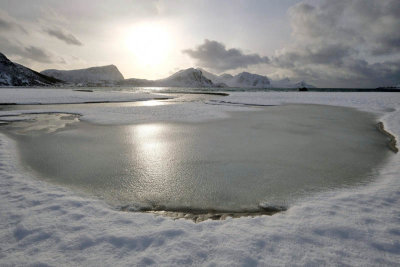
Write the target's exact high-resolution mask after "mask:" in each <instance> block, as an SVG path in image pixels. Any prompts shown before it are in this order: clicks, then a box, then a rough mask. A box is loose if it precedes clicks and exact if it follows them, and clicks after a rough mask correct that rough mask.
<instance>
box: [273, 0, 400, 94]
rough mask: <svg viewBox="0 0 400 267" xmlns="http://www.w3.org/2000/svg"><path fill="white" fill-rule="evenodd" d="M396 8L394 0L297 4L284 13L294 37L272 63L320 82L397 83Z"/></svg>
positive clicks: (399, 5)
mask: <svg viewBox="0 0 400 267" xmlns="http://www.w3.org/2000/svg"><path fill="white" fill-rule="evenodd" d="M399 12H400V1H398V0H380V1H377V0H337V1H329V0H324V1H321V2H320V4H319V5H317V6H313V5H310V4H308V3H304V2H302V3H299V4H297V5H295V6H293V7H291V8H290V10H289V12H288V14H289V18H290V22H291V28H292V37H293V42H292V44H291V45H288V46H287V47H285V48H284V49H281V50H280V51H278V52H277V53H276V55H275V56H274V57H273V58H272V60H271V64H272V65H273V66H275V67H277V68H280V69H281V70H282V71H289V72H291V73H292V74H293V75H295V76H298V77H301V78H304V79H307V80H311V81H315V82H317V83H318V82H319V83H320V85H322V86H335V87H336V86H340V85H346V86H362V87H376V86H380V85H390V83H391V84H396V83H399V82H400V31H399V30H398V29H400V16H398V14H399ZM388 59H390V60H388Z"/></svg>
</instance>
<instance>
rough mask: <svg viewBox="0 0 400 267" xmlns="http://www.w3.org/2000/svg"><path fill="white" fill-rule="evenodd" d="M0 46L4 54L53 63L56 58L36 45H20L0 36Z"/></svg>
mask: <svg viewBox="0 0 400 267" xmlns="http://www.w3.org/2000/svg"><path fill="white" fill-rule="evenodd" d="M0 47H1V51H0V52H2V53H4V54H5V55H6V56H19V57H21V58H23V59H25V60H26V59H28V60H31V61H35V62H40V63H55V62H58V63H60V62H59V61H60V60H57V59H56V58H55V57H54V56H53V55H52V54H51V53H50V52H48V51H46V50H44V49H42V48H40V47H36V46H26V47H24V46H21V45H20V44H18V43H16V42H11V41H10V40H8V39H6V38H4V37H1V36H0Z"/></svg>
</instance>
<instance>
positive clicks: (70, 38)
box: [44, 28, 83, 46]
mask: <svg viewBox="0 0 400 267" xmlns="http://www.w3.org/2000/svg"><path fill="white" fill-rule="evenodd" d="M44 31H45V32H46V33H47V34H48V35H50V36H52V37H55V38H57V39H59V40H61V41H64V42H65V43H66V44H69V45H77V46H81V45H83V44H82V43H81V41H79V40H78V39H77V38H76V37H75V36H74V35H72V34H70V33H66V32H64V31H63V30H61V29H55V28H51V29H50V28H46V29H44Z"/></svg>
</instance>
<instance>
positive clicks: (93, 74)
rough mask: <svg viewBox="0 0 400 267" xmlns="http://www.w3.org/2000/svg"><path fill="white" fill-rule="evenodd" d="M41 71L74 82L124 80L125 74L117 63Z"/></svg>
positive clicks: (92, 82) (94, 82)
mask: <svg viewBox="0 0 400 267" xmlns="http://www.w3.org/2000/svg"><path fill="white" fill-rule="evenodd" d="M41 73H42V74H45V75H48V76H51V77H54V78H57V79H60V80H63V81H65V82H68V83H74V84H97V83H101V84H104V83H113V82H118V81H121V80H124V76H122V74H121V72H120V71H119V70H118V68H117V67H116V66H115V65H106V66H99V67H90V68H85V69H75V70H55V69H49V70H44V71H42V72H41Z"/></svg>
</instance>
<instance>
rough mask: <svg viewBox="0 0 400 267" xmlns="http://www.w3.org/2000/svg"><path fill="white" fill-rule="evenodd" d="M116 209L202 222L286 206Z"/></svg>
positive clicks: (264, 212) (266, 212)
mask: <svg viewBox="0 0 400 267" xmlns="http://www.w3.org/2000/svg"><path fill="white" fill-rule="evenodd" d="M118 210H120V211H126V212H144V213H151V214H155V215H161V216H165V217H171V218H173V219H186V220H192V221H193V222H195V223H199V222H203V221H206V220H225V219H227V218H240V217H256V216H262V215H268V216H272V215H274V214H276V213H279V212H283V211H286V210H287V208H286V207H280V206H279V207H278V206H277V207H275V206H268V207H260V208H259V209H254V210H243V211H224V210H221V211H218V210H201V209H190V208H176V209H166V208H139V209H136V208H131V207H130V206H129V205H128V206H123V207H120V208H119V209H118Z"/></svg>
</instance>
